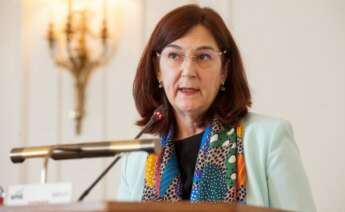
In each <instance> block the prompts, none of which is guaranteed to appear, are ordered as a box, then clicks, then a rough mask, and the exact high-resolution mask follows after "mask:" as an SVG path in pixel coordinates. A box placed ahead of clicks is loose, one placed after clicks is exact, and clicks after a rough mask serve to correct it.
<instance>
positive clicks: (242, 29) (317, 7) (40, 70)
mask: <svg viewBox="0 0 345 212" xmlns="http://www.w3.org/2000/svg"><path fill="white" fill-rule="evenodd" d="M72 2H73V5H70V7H69V6H68V5H69V3H71V1H70V0H0V14H1V19H0V30H1V33H0V61H1V68H0V105H1V107H0V173H1V174H0V185H1V186H3V187H4V188H5V189H6V190H7V188H8V186H10V185H16V184H27V183H39V182H40V169H41V167H42V163H43V161H42V160H41V159H34V160H29V161H25V162H24V163H23V164H19V165H18V164H12V163H11V161H10V159H9V152H10V149H11V148H13V147H19V146H37V145H52V144H59V143H73V142H77V141H79V142H80V141H82V142H88V141H100V140H116V139H129V138H132V137H133V136H134V135H135V134H136V133H137V132H138V131H139V128H137V127H136V126H135V125H134V122H135V120H136V119H137V118H138V114H137V112H136V110H135V106H134V102H133V99H132V82H133V79H134V75H135V71H136V66H137V63H138V61H139V59H140V55H141V52H142V51H143V48H144V47H145V43H146V42H147V40H148V38H149V36H150V33H151V32H152V30H153V28H154V26H155V25H156V23H157V22H158V20H159V19H160V18H161V17H162V16H163V15H164V14H166V13H167V12H168V11H170V10H172V9H174V8H176V7H177V6H180V5H184V4H188V3H196V4H200V5H202V6H209V7H212V8H213V9H215V10H216V11H217V12H219V13H220V14H221V16H222V17H223V19H224V20H225V22H226V24H227V26H228V27H229V29H230V31H231V32H232V34H233V36H234V37H235V40H236V42H237V44H238V46H239V48H240V51H241V53H242V57H243V61H244V64H245V68H246V71H247V75H248V79H249V84H250V86H251V91H252V94H253V103H254V104H253V107H252V109H251V110H252V111H254V112H258V113H263V114H267V115H271V116H275V117H281V118H284V119H287V120H289V121H290V122H291V123H292V125H293V127H294V133H295V138H296V142H297V144H298V146H299V149H300V153H301V156H302V159H303V163H304V166H305V169H306V172H307V175H308V177H309V180H310V184H311V187H312V191H313V194H314V199H315V202H316V204H317V208H318V210H319V211H344V210H345V206H344V204H343V200H344V197H345V182H343V179H345V154H344V149H345V60H344V58H345V1H343V0H289V1H276V0H261V1H254V0H217V1H212V0H199V1H198V0H194V1H192V0H189V1H187V0H168V1H159V0H126V1H124V0H74V1H72ZM83 10H87V11H88V13H87V15H86V16H85V17H83V16H78V17H79V18H78V17H76V18H75V19H76V20H77V21H76V22H75V23H72V25H73V26H74V27H77V28H78V26H84V25H85V26H86V28H87V29H88V30H90V31H93V33H91V35H90V36H89V37H88V38H87V39H85V43H86V46H88V51H86V50H85V49H84V50H85V51H84V53H85V52H86V53H87V55H89V60H90V61H91V62H92V61H94V62H96V63H95V64H96V65H95V68H93V69H92V73H91V74H90V75H89V78H88V80H86V81H87V83H85V85H86V86H85V100H84V116H83V119H82V121H81V122H80V123H81V129H80V133H79V134H78V133H76V117H78V113H77V112H78V111H75V110H74V109H75V107H76V103H77V99H78V98H76V93H75V90H74V86H75V84H74V83H75V77H73V76H74V75H73V74H71V72H72V71H68V70H67V69H66V68H64V67H63V65H61V64H63V62H66V61H67V62H68V60H69V59H70V58H69V57H68V55H66V42H67V41H66V39H65V40H64V39H61V40H62V41H60V40H59V39H60V38H63V36H64V35H66V28H64V27H65V26H66V23H67V22H68V14H72V13H73V14H74V13H76V12H77V11H83ZM80 14H81V13H80ZM76 16H77V15H76ZM83 18H84V19H83ZM104 23H106V24H104ZM104 26H107V27H106V30H107V31H106V33H104V30H103V34H102V33H101V32H102V29H104ZM77 28H76V29H77ZM81 29H82V27H81ZM49 33H50V34H49ZM64 33H65V34H64ZM102 35H106V36H103V37H102ZM49 36H50V37H49ZM47 38H51V41H52V40H53V41H54V43H50V44H51V46H50V47H51V48H50V47H49V41H48V39H47ZM52 38H54V39H52ZM79 41H80V39H79ZM103 41H106V42H103ZM80 45H81V43H80V42H79V43H78V42H74V43H71V48H72V49H74V51H72V52H71V55H72V56H76V57H77V56H80V52H83V51H81V50H83V49H82V48H79V49H78V47H82V46H80ZM104 49H106V51H103V50H104ZM102 52H103V53H104V52H105V53H104V54H103V53H102ZM82 55H83V54H81V56H82ZM84 55H85V54H84ZM80 58H84V59H85V57H80ZM97 62H98V63H97ZM57 64H60V66H59V65H57ZM65 67H68V66H67V65H66V64H65ZM73 70H74V71H75V69H73ZM79 115H80V113H79ZM110 161H111V159H109V158H108V159H83V160H69V161H58V162H56V161H51V162H50V164H49V176H48V182H62V181H63V182H72V183H73V190H74V199H77V197H78V196H79V195H80V194H81V193H82V191H83V190H84V189H85V188H86V187H87V186H89V184H90V183H91V182H92V181H93V180H94V179H95V178H96V176H97V175H98V174H99V173H100V172H101V170H103V169H104V168H105V167H106V165H107V164H108V163H109V162H110ZM119 176H120V164H118V165H117V166H116V167H114V168H113V170H111V172H110V173H109V174H108V175H107V176H106V178H105V179H103V181H102V182H101V183H100V184H99V185H98V186H97V187H96V188H95V189H94V190H93V191H92V192H91V193H90V195H89V196H88V197H87V198H86V200H102V199H108V200H114V199H115V198H116V191H117V188H118V184H119Z"/></svg>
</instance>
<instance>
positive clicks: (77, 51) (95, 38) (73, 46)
mask: <svg viewBox="0 0 345 212" xmlns="http://www.w3.org/2000/svg"><path fill="white" fill-rule="evenodd" d="M102 6H103V19H102V22H101V25H100V27H99V30H97V31H99V33H95V31H92V30H91V24H90V14H91V13H90V10H89V9H87V8H83V9H79V10H73V2H72V0H68V14H67V18H66V23H65V24H64V27H63V29H62V30H58V29H56V27H55V25H56V24H54V23H53V22H52V21H50V23H49V26H48V32H47V40H48V43H49V49H50V53H51V56H52V58H53V60H54V62H55V63H56V64H57V65H58V66H60V67H63V68H64V69H67V70H68V71H69V72H70V73H71V74H72V76H73V78H74V93H75V100H76V102H75V108H74V110H73V112H72V118H73V119H74V120H75V132H76V133H77V134H80V133H81V128H82V120H83V118H84V116H85V109H84V105H85V99H86V87H87V83H88V81H89V79H90V76H91V74H92V72H93V71H94V70H95V69H96V68H98V67H100V66H102V65H104V64H105V63H106V62H107V61H108V60H109V58H110V57H111V55H112V53H113V51H114V49H115V44H111V42H110V37H109V30H108V26H107V15H106V9H107V5H106V0H103V5H102ZM93 18H94V17H93ZM95 46H97V47H95ZM99 47H100V48H99ZM97 50H98V51H97ZM61 52H62V53H61ZM95 52H98V53H97V54H96V53H95Z"/></svg>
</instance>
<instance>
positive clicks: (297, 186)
mask: <svg viewBox="0 0 345 212" xmlns="http://www.w3.org/2000/svg"><path fill="white" fill-rule="evenodd" d="M268 148H269V151H268V157H267V166H266V167H267V178H268V179H267V181H268V192H269V204H270V207H273V208H286V209H290V210H294V211H316V208H315V204H314V201H313V197H312V193H311V189H310V186H309V183H308V179H307V176H306V173H305V171H304V168H303V165H302V161H301V157H300V154H299V150H298V147H297V145H296V143H295V140H294V136H293V132H292V128H291V125H290V124H289V123H288V122H287V121H280V122H279V123H278V124H277V125H276V126H275V129H274V130H273V134H272V137H271V141H270V143H269V147H268Z"/></svg>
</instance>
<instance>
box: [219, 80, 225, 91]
mask: <svg viewBox="0 0 345 212" xmlns="http://www.w3.org/2000/svg"><path fill="white" fill-rule="evenodd" d="M225 90H226V88H225V82H223V83H222V85H221V86H220V91H223V92H224V91H225Z"/></svg>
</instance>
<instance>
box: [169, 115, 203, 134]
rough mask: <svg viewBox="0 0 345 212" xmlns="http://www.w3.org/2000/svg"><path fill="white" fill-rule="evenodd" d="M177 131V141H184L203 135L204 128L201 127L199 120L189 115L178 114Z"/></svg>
mask: <svg viewBox="0 0 345 212" xmlns="http://www.w3.org/2000/svg"><path fill="white" fill-rule="evenodd" d="M175 116H176V124H177V131H176V135H175V139H184V138H188V137H190V136H193V135H195V134H198V133H201V132H202V131H203V130H204V128H203V127H199V125H198V120H197V119H196V118H193V117H191V116H188V115H181V114H176V115H175Z"/></svg>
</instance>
